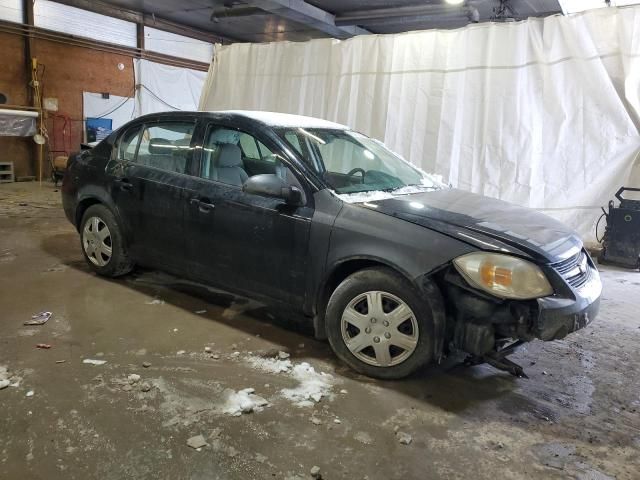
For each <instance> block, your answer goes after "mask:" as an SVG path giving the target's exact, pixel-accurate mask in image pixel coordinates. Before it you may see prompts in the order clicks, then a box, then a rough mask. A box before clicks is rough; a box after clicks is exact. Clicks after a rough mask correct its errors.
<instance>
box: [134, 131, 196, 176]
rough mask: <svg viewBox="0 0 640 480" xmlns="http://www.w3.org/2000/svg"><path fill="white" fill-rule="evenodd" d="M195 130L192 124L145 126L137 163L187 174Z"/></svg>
mask: <svg viewBox="0 0 640 480" xmlns="http://www.w3.org/2000/svg"><path fill="white" fill-rule="evenodd" d="M194 128H195V125H194V123H192V122H166V123H158V124H153V125H145V127H144V129H143V132H142V139H141V141H140V147H139V148H138V155H137V157H136V160H135V161H136V163H139V164H140V165H145V166H148V167H153V168H158V169H160V170H165V171H168V172H176V173H186V170H187V160H188V157H189V154H190V153H191V151H192V148H191V137H192V135H193V130H194Z"/></svg>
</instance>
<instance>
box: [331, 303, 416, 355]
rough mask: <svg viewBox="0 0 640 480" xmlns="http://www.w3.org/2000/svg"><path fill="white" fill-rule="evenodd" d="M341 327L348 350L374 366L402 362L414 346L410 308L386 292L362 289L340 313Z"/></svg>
mask: <svg viewBox="0 0 640 480" xmlns="http://www.w3.org/2000/svg"><path fill="white" fill-rule="evenodd" d="M341 327H342V339H343V340H344V343H345V345H346V346H347V348H348V349H349V351H350V352H351V353H352V354H353V355H354V356H355V357H356V358H358V359H359V360H362V361H363V362H365V363H368V364H369V365H374V366H376V367H390V366H393V365H398V364H400V363H402V362H404V361H405V360H406V359H407V358H409V357H410V356H411V354H412V353H413V352H414V351H415V349H416V347H417V345H418V322H417V321H416V317H415V315H414V314H413V311H412V310H411V308H409V306H408V305H407V304H406V303H405V302H403V301H402V300H401V299H400V298H398V297H396V296H395V295H393V294H391V293H388V292H381V291H371V292H366V293H363V294H361V295H358V296H357V297H356V298H354V299H353V300H351V302H349V304H348V305H347V308H345V310H344V312H343V314H342V321H341Z"/></svg>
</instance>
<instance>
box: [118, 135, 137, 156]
mask: <svg viewBox="0 0 640 480" xmlns="http://www.w3.org/2000/svg"><path fill="white" fill-rule="evenodd" d="M139 141H140V127H139V126H138V127H134V128H132V129H130V130H127V131H126V132H125V133H124V135H123V136H122V137H121V138H120V144H119V147H118V160H126V161H129V162H131V161H133V160H134V158H135V156H136V148H138V142H139Z"/></svg>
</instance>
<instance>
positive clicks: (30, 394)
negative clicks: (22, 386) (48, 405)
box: [26, 390, 35, 397]
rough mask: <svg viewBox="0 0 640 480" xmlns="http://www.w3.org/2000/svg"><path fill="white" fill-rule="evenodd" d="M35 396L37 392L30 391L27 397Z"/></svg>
mask: <svg viewBox="0 0 640 480" xmlns="http://www.w3.org/2000/svg"><path fill="white" fill-rule="evenodd" d="M34 394H35V392H34V391H33V390H29V391H28V392H27V394H26V396H27V397H33V395H34Z"/></svg>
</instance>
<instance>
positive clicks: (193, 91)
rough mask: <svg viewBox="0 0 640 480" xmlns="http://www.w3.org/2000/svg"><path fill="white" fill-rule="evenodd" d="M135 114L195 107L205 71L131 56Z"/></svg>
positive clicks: (194, 108) (193, 108) (196, 107)
mask: <svg viewBox="0 0 640 480" xmlns="http://www.w3.org/2000/svg"><path fill="white" fill-rule="evenodd" d="M133 62H134V63H133V66H134V70H135V78H136V87H137V88H136V116H139V115H145V114H147V113H156V112H165V111H168V110H169V111H170V110H197V109H198V100H199V99H200V95H201V93H202V88H203V85H204V81H205V79H206V76H207V74H206V72H200V71H198V70H191V69H189V68H181V67H173V66H170V65H163V64H161V63H156V62H150V61H149V60H140V59H134V61H133Z"/></svg>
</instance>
